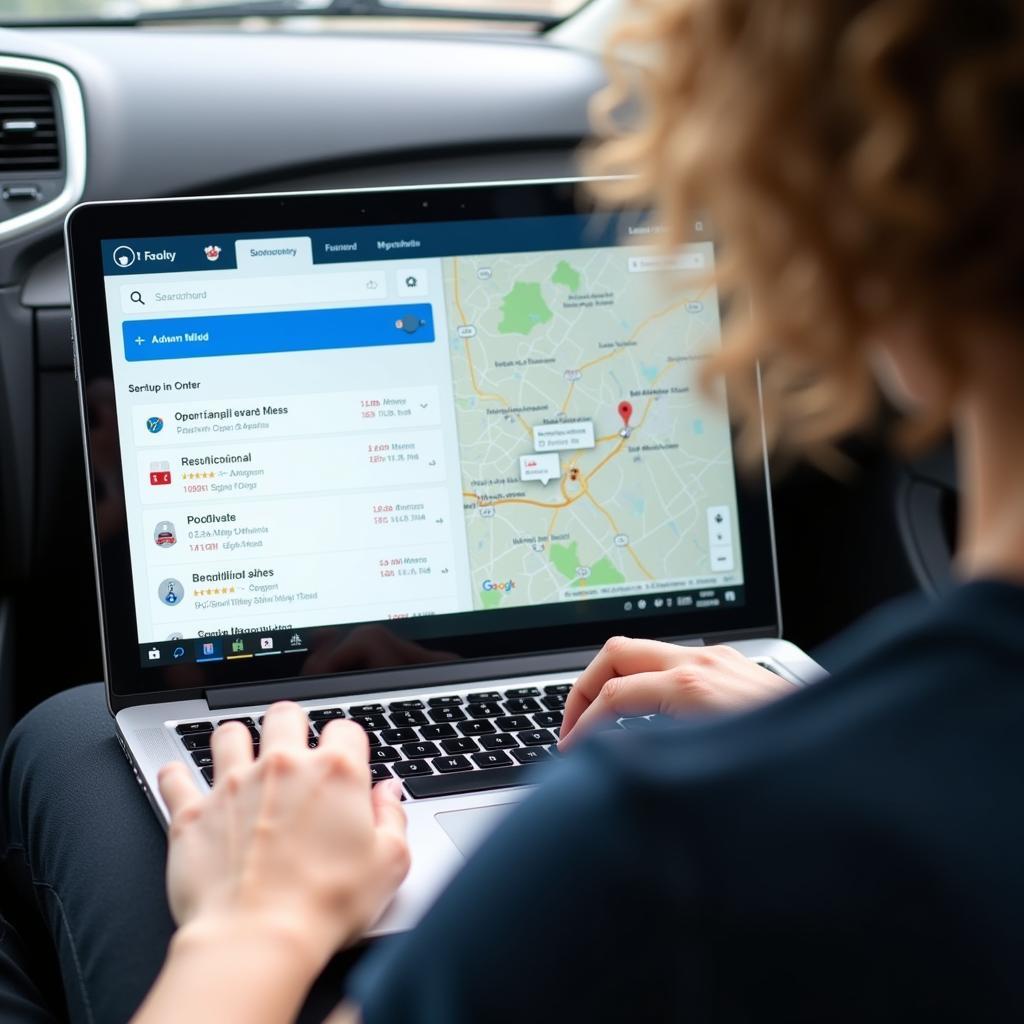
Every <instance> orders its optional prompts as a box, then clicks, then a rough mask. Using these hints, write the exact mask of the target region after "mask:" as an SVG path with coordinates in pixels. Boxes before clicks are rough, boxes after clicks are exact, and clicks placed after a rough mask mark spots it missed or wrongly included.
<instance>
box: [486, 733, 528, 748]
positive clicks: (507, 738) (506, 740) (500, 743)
mask: <svg viewBox="0 0 1024 1024" xmlns="http://www.w3.org/2000/svg"><path fill="white" fill-rule="evenodd" d="M480 746H481V747H483V748H484V750H507V749H508V748H509V747H518V746H519V740H517V739H516V738H515V736H513V735H512V733H510V732H499V733H498V734H497V735H496V736H481V737H480Z"/></svg>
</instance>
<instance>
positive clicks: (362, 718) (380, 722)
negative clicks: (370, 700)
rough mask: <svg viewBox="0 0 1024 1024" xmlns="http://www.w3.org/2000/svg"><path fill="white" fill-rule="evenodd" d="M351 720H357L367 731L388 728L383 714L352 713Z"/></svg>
mask: <svg viewBox="0 0 1024 1024" xmlns="http://www.w3.org/2000/svg"><path fill="white" fill-rule="evenodd" d="M352 721H353V722H358V724H359V725H361V726H362V727H363V728H364V729H366V730H367V732H369V730H370V729H386V728H388V720H387V719H386V718H385V717H384V716H383V715H376V714H373V715H353V716H352Z"/></svg>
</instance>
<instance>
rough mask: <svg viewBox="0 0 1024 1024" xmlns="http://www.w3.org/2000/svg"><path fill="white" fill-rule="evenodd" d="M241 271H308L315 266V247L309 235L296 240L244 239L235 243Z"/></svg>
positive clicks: (236, 256)
mask: <svg viewBox="0 0 1024 1024" xmlns="http://www.w3.org/2000/svg"><path fill="white" fill-rule="evenodd" d="M235 258H236V260H237V262H238V269H239V270H259V271H261V272H263V271H268V272H273V273H280V272H281V271H285V272H287V271H289V270H308V269H309V268H310V267H311V266H312V265H313V246H312V243H311V242H310V239H309V236H308V235H303V236H299V237H296V238H242V239H239V240H238V241H237V242H235Z"/></svg>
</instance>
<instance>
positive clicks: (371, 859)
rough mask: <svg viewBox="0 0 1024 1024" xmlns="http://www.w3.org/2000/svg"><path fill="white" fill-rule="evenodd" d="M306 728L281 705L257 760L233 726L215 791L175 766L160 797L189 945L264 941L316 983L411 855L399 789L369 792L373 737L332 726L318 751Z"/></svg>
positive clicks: (219, 740)
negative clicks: (205, 940)
mask: <svg viewBox="0 0 1024 1024" xmlns="http://www.w3.org/2000/svg"><path fill="white" fill-rule="evenodd" d="M308 728H309V724H308V720H307V718H306V714H305V712H304V711H303V710H302V709H301V708H300V707H299V706H298V705H296V704H288V703H281V704H275V705H274V706H273V707H271V708H270V709H269V710H268V711H267V713H266V715H265V717H264V720H263V735H262V738H261V743H260V756H259V758H258V759H256V760H254V759H253V750H252V742H251V740H250V738H249V732H248V730H247V729H246V728H245V727H244V726H242V725H240V724H238V723H227V724H225V725H223V726H221V727H220V728H219V729H217V730H216V732H215V733H214V734H213V740H212V750H213V763H214V770H215V784H214V787H213V789H212V791H211V792H210V793H208V794H204V793H200V792H199V790H198V789H197V787H196V785H195V783H194V781H193V779H192V776H191V773H190V772H189V771H188V769H187V768H186V766H185V765H184V764H181V763H180V762H174V763H172V764H169V765H167V766H166V767H165V768H164V769H163V770H162V771H161V773H160V792H161V794H162V796H163V798H164V800H165V802H166V803H167V806H168V809H169V810H170V813H171V822H170V832H169V844H170V848H169V854H168V864H167V893H168V898H169V901H170V906H171V912H172V913H173V915H174V918H175V920H176V921H177V922H178V924H179V925H180V926H181V931H180V932H179V935H186V936H187V935H192V936H195V935H201V936H206V935H212V936H215V937H223V938H224V940H225V941H231V940H230V937H231V936H234V935H247V936H252V935H260V934H266V935H267V936H269V937H272V938H273V939H276V940H278V941H282V942H283V943H284V944H288V945H291V946H292V948H293V949H298V950H301V953H302V956H303V957H304V958H306V959H307V960H308V967H309V969H310V970H311V971H312V972H313V973H312V976H313V977H315V974H316V972H317V971H318V970H319V969H320V967H321V966H322V965H323V964H324V963H325V962H326V961H327V960H328V959H329V958H330V956H331V955H332V954H333V953H334V952H335V951H337V950H338V949H339V948H341V947H342V946H345V945H347V944H348V943H350V942H352V941H354V940H355V939H357V938H358V937H359V936H360V935H361V934H362V933H363V932H364V931H365V930H366V929H367V928H368V927H369V926H370V925H371V924H373V922H374V921H375V920H376V919H377V917H378V916H379V915H380V913H381V912H382V911H383V909H384V907H385V906H386V904H387V903H388V901H389V900H390V899H391V897H392V896H393V895H394V893H395V890H396V889H397V888H398V886H399V884H400V883H401V881H402V879H403V878H404V877H405V874H406V872H407V871H408V868H409V850H408V847H407V845H406V840H405V813H404V811H403V810H402V806H401V803H400V794H401V789H400V787H399V785H398V784H396V783H382V784H381V785H378V786H376V787H374V788H373V789H372V790H371V786H370V769H369V756H368V750H369V748H368V745H367V738H366V733H365V732H364V731H363V730H362V729H361V728H360V727H359V726H358V725H356V724H355V723H354V722H348V721H345V720H338V721H333V722H331V723H330V724H329V725H328V726H327V728H326V729H325V730H324V732H323V733H322V735H321V737H320V743H319V746H318V747H317V749H315V750H309V749H308V748H307V742H306V737H307V730H308ZM214 941H216V938H215V939H214ZM310 980H312V977H311V978H310Z"/></svg>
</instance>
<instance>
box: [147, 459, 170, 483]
mask: <svg viewBox="0 0 1024 1024" xmlns="http://www.w3.org/2000/svg"><path fill="white" fill-rule="evenodd" d="M170 482H171V464H170V463H169V462H166V461H161V462H151V463H150V464H149V483H150V486H152V487H164V486H166V485H167V484H169V483H170Z"/></svg>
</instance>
